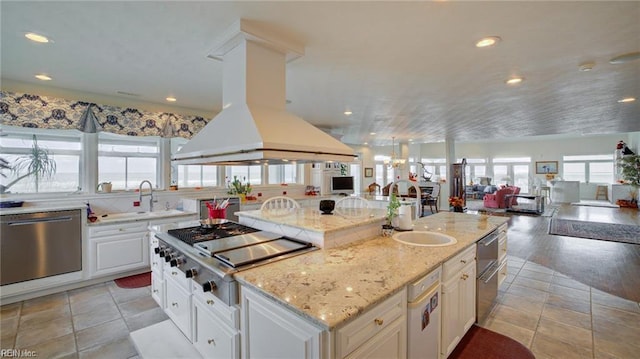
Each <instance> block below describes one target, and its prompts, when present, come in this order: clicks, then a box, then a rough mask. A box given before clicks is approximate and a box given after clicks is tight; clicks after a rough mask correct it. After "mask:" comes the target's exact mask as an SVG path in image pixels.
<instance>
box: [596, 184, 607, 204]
mask: <svg viewBox="0 0 640 359" xmlns="http://www.w3.org/2000/svg"><path fill="white" fill-rule="evenodd" d="M608 192H609V188H608V187H607V186H598V187H596V199H600V197H604V198H603V199H604V200H605V201H608V200H609V194H608Z"/></svg>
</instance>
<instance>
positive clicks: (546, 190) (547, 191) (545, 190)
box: [540, 186, 551, 203]
mask: <svg viewBox="0 0 640 359" xmlns="http://www.w3.org/2000/svg"><path fill="white" fill-rule="evenodd" d="M540 195H542V196H544V198H546V199H545V201H549V203H551V187H549V186H541V187H540Z"/></svg>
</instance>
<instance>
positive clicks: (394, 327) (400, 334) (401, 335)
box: [346, 317, 407, 359]
mask: <svg viewBox="0 0 640 359" xmlns="http://www.w3.org/2000/svg"><path fill="white" fill-rule="evenodd" d="M405 319H406V318H405V317H401V318H398V319H396V320H395V321H394V322H393V323H391V324H390V325H389V326H387V327H386V328H384V330H382V331H380V332H379V333H378V334H376V335H375V336H373V337H372V338H371V339H369V340H368V341H367V342H366V343H364V344H362V345H361V346H360V347H358V349H356V350H355V351H353V353H351V354H349V355H348V356H347V357H346V358H350V359H355V358H380V359H392V358H406V357H407V323H406V320H405Z"/></svg>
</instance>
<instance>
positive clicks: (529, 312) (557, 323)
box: [482, 256, 640, 359]
mask: <svg viewBox="0 0 640 359" xmlns="http://www.w3.org/2000/svg"><path fill="white" fill-rule="evenodd" d="M508 272H509V274H508V276H507V279H506V280H505V282H504V283H503V284H502V286H501V288H500V289H499V294H498V300H497V304H496V305H495V307H494V308H493V310H492V311H491V313H490V314H489V316H488V318H487V320H486V321H485V322H484V323H482V326H484V327H485V328H487V329H490V330H493V331H496V332H499V333H502V334H504V335H507V336H509V337H511V338H514V339H516V340H518V341H519V342H520V343H522V344H524V345H525V346H526V347H527V348H529V349H531V351H532V352H533V353H534V354H535V356H536V358H537V359H547V358H554V359H555V358H562V359H565V358H567V359H570V358H596V359H600V358H603V359H605V358H607V359H612V358H623V359H635V358H640V303H636V302H632V301H629V300H626V299H622V298H619V297H616V296H613V295H610V294H607V293H605V292H602V291H599V290H596V289H594V288H591V287H589V286H586V285H584V284H582V283H579V282H577V281H575V280H572V279H570V278H568V277H566V276H564V275H562V274H560V273H558V272H554V271H553V270H551V269H548V268H546V267H543V266H540V265H538V264H535V263H533V262H527V261H524V260H522V259H520V258H517V257H513V256H509V257H508Z"/></svg>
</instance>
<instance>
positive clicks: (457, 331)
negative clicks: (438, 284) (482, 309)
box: [440, 244, 476, 358]
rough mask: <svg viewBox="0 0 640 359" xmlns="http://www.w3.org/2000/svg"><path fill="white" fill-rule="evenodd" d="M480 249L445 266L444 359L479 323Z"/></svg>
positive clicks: (467, 250) (443, 308) (469, 250)
mask: <svg viewBox="0 0 640 359" xmlns="http://www.w3.org/2000/svg"><path fill="white" fill-rule="evenodd" d="M475 255H476V245H475V244H473V245H472V246H470V247H469V248H467V249H465V250H464V251H463V252H462V253H460V254H458V255H457V256H455V257H453V258H452V259H450V260H448V261H447V262H445V263H444V265H443V276H442V278H443V284H442V325H441V340H442V342H441V345H440V348H441V350H442V352H441V358H446V357H448V356H449V354H451V352H452V351H453V350H454V349H455V347H456V345H457V344H458V343H459V342H460V340H461V339H462V337H463V336H464V335H465V333H466V332H467V331H468V330H469V328H471V326H472V325H473V323H474V322H475V321H476V260H475Z"/></svg>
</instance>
